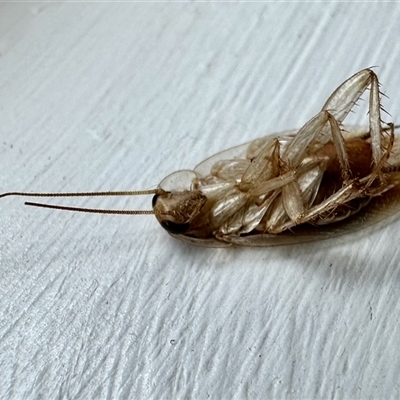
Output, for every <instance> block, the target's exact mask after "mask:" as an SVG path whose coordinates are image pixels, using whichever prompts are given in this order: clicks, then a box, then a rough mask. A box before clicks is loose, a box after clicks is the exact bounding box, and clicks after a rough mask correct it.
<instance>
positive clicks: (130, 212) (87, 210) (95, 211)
mask: <svg viewBox="0 0 400 400" xmlns="http://www.w3.org/2000/svg"><path fill="white" fill-rule="evenodd" d="M25 205H26V206H33V207H42V208H52V209H54V210H65V211H77V212H85V213H93V214H124V215H145V214H154V211H153V210H103V209H97V208H82V207H69V206H57V205H54V204H43V203H32V202H29V201H27V202H25Z"/></svg>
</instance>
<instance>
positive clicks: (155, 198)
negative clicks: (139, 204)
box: [151, 194, 160, 208]
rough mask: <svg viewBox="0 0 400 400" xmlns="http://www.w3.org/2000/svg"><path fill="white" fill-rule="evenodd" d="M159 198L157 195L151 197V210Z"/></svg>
mask: <svg viewBox="0 0 400 400" xmlns="http://www.w3.org/2000/svg"><path fill="white" fill-rule="evenodd" d="M159 196H160V195H159V194H155V195H154V196H153V199H152V200H151V205H152V207H153V208H154V206H155V205H156V203H157V199H158V197H159Z"/></svg>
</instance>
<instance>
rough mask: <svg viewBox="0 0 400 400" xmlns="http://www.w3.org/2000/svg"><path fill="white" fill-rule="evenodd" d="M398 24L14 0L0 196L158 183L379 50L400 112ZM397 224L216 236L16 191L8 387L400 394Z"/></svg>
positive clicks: (145, 395)
mask: <svg viewBox="0 0 400 400" xmlns="http://www.w3.org/2000/svg"><path fill="white" fill-rule="evenodd" d="M399 20H400V7H399V4H398V3H396V2H392V3H385V2H376V3H371V2H357V3H342V2H341V3H338V2H307V3H301V2H299V3H290V2H280V3H269V2H268V3H215V2H213V3H203V2H181V3H123V2H122V3H102V2H85V3H33V2H27V3H2V4H0V93H1V95H0V116H1V123H0V168H1V171H2V172H1V174H0V192H4V191H14V190H24V191H89V190H90V191H92V190H119V189H129V190H134V189H149V188H154V187H156V185H157V184H158V183H159V182H160V181H161V180H162V179H163V178H164V177H165V176H166V175H168V174H169V173H171V172H173V171H175V170H179V169H190V168H193V167H194V166H195V165H196V164H197V163H198V162H200V161H202V160H203V159H204V158H206V157H207V156H210V155H212V154H214V153H216V152H219V151H221V150H224V149H226V148H229V147H231V146H234V145H237V144H240V143H243V142H246V141H249V140H251V139H254V138H257V137H260V136H263V135H266V134H268V133H274V132H278V131H282V130H286V129H291V128H298V127H300V126H301V125H302V124H304V123H305V122H306V121H307V120H308V119H309V118H311V117H312V116H313V115H314V114H316V113H317V112H318V111H319V109H320V108H321V106H322V104H323V103H324V102H325V100H326V98H327V97H328V96H329V95H330V93H331V92H332V91H333V90H334V89H335V88H336V87H337V86H338V85H339V84H340V83H341V82H342V81H343V80H345V79H346V78H348V77H349V76H351V75H352V74H353V73H355V72H356V71H358V70H360V69H362V68H365V67H369V66H378V67H377V68H376V69H375V71H376V72H377V74H378V76H379V77H380V80H381V83H382V90H383V91H384V92H385V93H386V95H387V96H388V98H384V100H383V105H384V107H385V109H386V110H387V111H388V112H390V113H391V117H388V116H387V117H386V120H390V119H392V120H394V121H395V122H397V123H399V121H400V90H399V88H400V70H399V65H400V51H399V45H400V41H399V38H400V24H399ZM360 110H361V111H360V112H359V113H355V114H353V115H351V116H350V120H351V121H352V122H354V123H362V122H363V121H366V110H365V109H364V108H363V107H361V108H360ZM54 202H55V201H54ZM58 203H59V204H70V205H77V206H78V205H81V206H87V207H90V206H93V207H109V208H122V207H123V208H129V209H137V208H139V209H148V208H150V206H151V198H148V197H145V198H120V199H115V198H107V199H105V198H103V199H65V200H64V201H58ZM399 231H400V221H397V222H396V221H394V222H391V223H390V224H388V225H387V226H386V225H383V226H381V227H380V229H367V230H365V231H362V232H360V233H357V234H353V235H348V236H346V237H343V238H341V239H335V240H332V241H327V242H320V243H311V244H306V245H295V246H291V247H279V248H265V249H246V248H245V249H203V248H197V247H191V246H188V245H185V244H183V243H181V242H179V241H176V240H174V239H173V238H171V237H170V236H169V235H167V234H166V233H165V232H164V231H163V230H162V229H161V228H160V226H159V225H158V223H157V221H156V220H155V219H154V217H152V216H136V217H135V216H102V215H85V214H72V213H68V212H61V211H51V210H44V209H37V208H36V209H35V208H30V207H25V206H23V200H22V199H20V198H6V199H2V200H1V202H0V360H1V361H0V365H1V368H0V370H1V372H0V380H1V382H2V383H1V385H0V398H4V399H5V398H7V399H22V398H26V399H39V398H46V399H50V398H53V399H54V398H60V399H64V398H70V399H95V398H99V399H100V398H101V399H105V398H108V399H117V398H118V399H128V398H130V399H133V398H135V399H159V398H165V399H183V398H194V399H205V398H211V399H230V398H235V399H246V398H249V399H259V398H269V399H273V398H287V399H300V398H308V399H319V398H321V399H322V398H337V399H340V398H354V399H366V398H386V399H388V398H398V397H399V396H400V394H399V385H400V384H399V371H400V324H399V315H400V301H399V299H400V252H399V242H400V234H399Z"/></svg>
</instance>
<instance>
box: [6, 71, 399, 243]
mask: <svg viewBox="0 0 400 400" xmlns="http://www.w3.org/2000/svg"><path fill="white" fill-rule="evenodd" d="M368 88H369V100H368V109H369V112H368V118H369V124H368V125H369V126H368V127H367V128H357V127H351V126H345V125H343V122H344V120H345V118H346V116H347V114H348V113H349V112H350V111H351V110H352V108H353V107H354V105H355V104H356V102H357V100H358V99H359V98H360V97H361V95H362V94H363V93H364V92H365V91H366V90H367V89H368ZM380 97H381V93H380V91H379V82H378V77H377V75H376V74H375V73H374V71H372V70H371V69H363V70H361V71H359V72H357V73H356V74H355V75H353V76H352V77H350V78H349V79H347V80H346V81H345V82H343V83H342V84H341V85H340V86H339V87H338V88H337V89H336V90H335V91H334V92H333V93H332V94H331V96H330V97H329V98H328V100H327V101H326V102H325V104H324V105H323V107H322V109H321V111H320V112H319V113H318V114H317V115H315V116H314V117H313V118H311V119H310V120H309V121H308V122H307V123H306V124H305V125H304V126H303V127H302V128H301V129H299V130H292V131H287V132H282V133H281V134H278V135H272V136H266V137H262V138H260V139H256V140H254V141H252V142H250V143H246V144H243V145H240V146H237V147H233V148H232V149H229V150H226V151H222V152H220V153H218V154H216V155H214V156H212V157H210V158H208V159H207V160H205V161H203V162H202V163H200V164H199V165H198V166H197V167H196V168H195V169H194V170H182V171H177V172H175V173H173V174H171V175H169V176H168V177H166V178H165V179H164V180H163V181H162V182H161V183H160V185H159V186H158V188H157V189H154V190H144V191H123V192H86V193H25V192H10V193H4V194H2V195H0V197H6V196H37V197H67V196H110V195H114V196H121V195H127V196H131V195H149V194H152V195H154V196H153V201H152V205H153V209H152V210H151V211H150V210H149V211H145V210H143V211H142V210H101V209H100V210H99V209H87V208H77V207H68V206H59V205H52V204H43V203H32V202H26V203H25V204H27V205H30V206H36V207H45V208H54V209H60V210H70V211H82V212H95V213H108V214H131V215H132V214H154V215H155V217H156V218H157V220H158V222H159V223H160V224H161V226H162V227H163V228H164V229H165V230H166V231H167V232H168V233H170V234H171V235H172V236H173V237H175V238H178V239H181V240H183V241H185V242H189V243H193V244H196V245H200V246H208V247H225V246H231V245H236V246H274V245H283V244H292V243H301V242H306V241H312V240H320V239H328V238H331V237H334V236H337V235H341V234H344V233H347V232H352V231H356V230H358V229H361V228H364V227H366V226H369V225H371V224H374V223H376V222H379V221H381V220H383V219H385V218H387V217H389V216H391V215H393V214H394V213H395V212H397V211H398V210H400V140H399V139H398V136H396V135H395V131H396V129H397V128H398V127H397V126H394V124H393V123H385V122H383V120H382V119H381V109H382V107H381V100H380Z"/></svg>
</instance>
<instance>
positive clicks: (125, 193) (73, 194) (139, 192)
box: [0, 188, 165, 215]
mask: <svg viewBox="0 0 400 400" xmlns="http://www.w3.org/2000/svg"><path fill="white" fill-rule="evenodd" d="M164 193H165V191H164V190H162V189H160V188H158V189H151V190H135V191H131V190H124V191H118V192H70V193H28V192H7V193H2V194H0V198H3V197H7V196H19V197H94V196H140V195H147V194H164ZM25 205H27V206H32V207H41V208H51V209H55V210H65V211H76V212H86V213H94V214H123V215H147V214H154V211H153V210H105V209H96V208H83V207H69V206H58V205H54V204H44V203H34V202H29V201H28V202H25Z"/></svg>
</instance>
